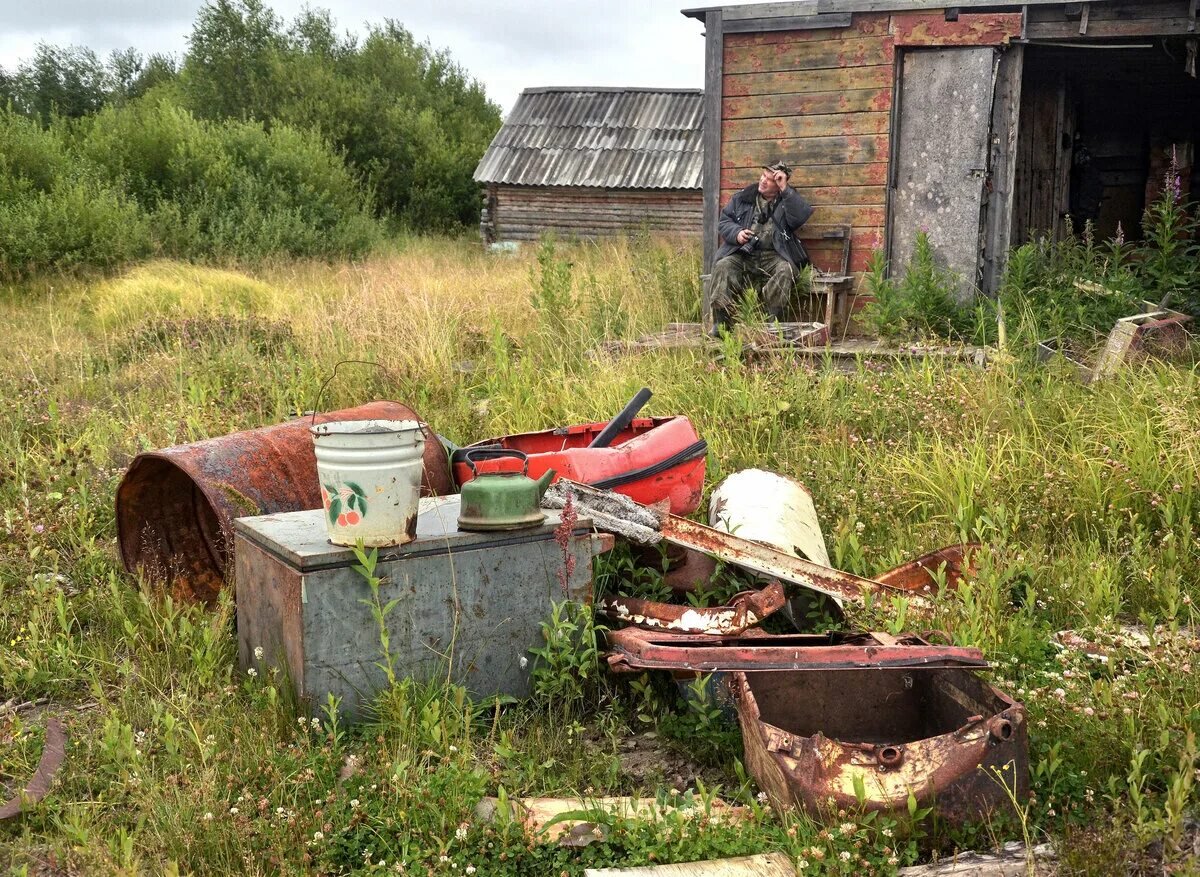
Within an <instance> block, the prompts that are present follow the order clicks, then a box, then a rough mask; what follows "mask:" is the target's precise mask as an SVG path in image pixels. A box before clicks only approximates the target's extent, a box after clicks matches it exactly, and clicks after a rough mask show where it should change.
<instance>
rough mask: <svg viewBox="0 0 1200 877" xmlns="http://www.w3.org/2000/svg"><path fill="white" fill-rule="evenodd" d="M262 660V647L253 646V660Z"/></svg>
mask: <svg viewBox="0 0 1200 877" xmlns="http://www.w3.org/2000/svg"><path fill="white" fill-rule="evenodd" d="M262 659H263V647H262V646H255V647H254V660H256V661H261V660H262Z"/></svg>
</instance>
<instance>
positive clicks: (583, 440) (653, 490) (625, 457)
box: [453, 415, 708, 515]
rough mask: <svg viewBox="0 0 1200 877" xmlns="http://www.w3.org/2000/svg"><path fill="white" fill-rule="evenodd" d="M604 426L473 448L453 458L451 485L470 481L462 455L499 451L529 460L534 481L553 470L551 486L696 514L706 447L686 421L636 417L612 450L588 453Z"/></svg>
mask: <svg viewBox="0 0 1200 877" xmlns="http://www.w3.org/2000/svg"><path fill="white" fill-rule="evenodd" d="M607 425H608V424H607V423H585V424H581V425H579V426H565V427H560V428H559V429H548V430H544V431H543V432H527V433H522V434H521V435H510V436H505V437H503V438H495V439H487V440H485V441H481V442H476V443H475V444H473V445H469V446H467V447H465V448H462V449H460V450H458V451H456V452H455V454H454V457H453V461H454V467H453V468H454V480H455V482H456V483H457V484H458V486H459V488H460V489H461V488H462V485H464V484H466V483H467V482H468V481H470V480H471V478H472V477H474V476H473V475H472V473H471V470H470V468H469V467H468V466H467V464H466V463H465V462H464V461H463V457H462V455H463V453H464V452H466V451H473V450H476V449H477V448H488V447H492V448H504V449H506V450H517V451H523V452H525V453H526V454H528V455H529V477H530V478H539V477H540V476H541V475H542V473H544V472H545V471H546V470H547V469H553V470H554V471H555V473H556V476H555V480H558V479H559V478H569V479H570V480H572V481H578V482H580V483H583V484H590V485H592V486H594V487H599V488H603V489H608V490H613V491H615V492H616V493H622V494H624V495H625V496H628V497H630V498H631V499H634V500H637V501H638V502H640V503H642V504H644V505H653V504H654V503H656V502H660V501H662V500H664V499H667V500H670V503H671V513H672V514H675V515H690V514H691V513H692V512H694V511H695V510H696V509H697V508H699V506H700V498H701V495H702V494H703V492H704V464H705V460H706V458H707V456H708V444H707V443H706V442H705V441H704V439H702V438H700V436H699V435H698V434H697V433H696V429H695V427H693V426H692V422H691V421H690V420H689V419H688V418H687V417H684V416H682V415H677V416H675V417H639V418H636V419H634V420H633V421H632V422H631V423H630V424H629V426H628V427H627V428H626V429H624V430H622V431H621V432H619V433H617V436H616V438H614V439H613V442H612V444H611V446H609V447H607V448H589V447H588V445H589V444H590V443H591V441H592V439H594V438H595V437H596V435H597V434H598V433H599V432H600V431H601V430H603V429H604V427H605V426H607ZM480 456H481V455H478V454H476V455H473V459H474V461H475V465H476V468H477V469H478V471H480V472H507V471H511V470H513V469H517V470H519V469H520V468H521V464H520V462H519V461H517V460H515V459H513V458H511V457H501V458H498V459H495V460H489V459H486V458H484V459H480Z"/></svg>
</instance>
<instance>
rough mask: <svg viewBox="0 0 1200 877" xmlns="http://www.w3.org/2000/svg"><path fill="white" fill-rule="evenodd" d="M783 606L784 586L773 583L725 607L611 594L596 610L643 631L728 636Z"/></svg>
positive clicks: (734, 599)
mask: <svg viewBox="0 0 1200 877" xmlns="http://www.w3.org/2000/svg"><path fill="white" fill-rule="evenodd" d="M786 603H787V595H786V594H785V593H784V590H783V585H781V584H780V583H779V582H778V581H773V582H771V583H770V584H768V585H767V586H766V587H765V588H763V589H762V590H761V591H743V592H742V593H740V594H737V595H736V596H734V598H733V599H732V600H730V601H729V604H728V605H727V606H709V607H703V606H679V605H676V604H674V603H659V602H656V601H654V600H643V599H641V598H640V597H622V596H620V595H612V596H608V597H604V598H602V599H601V600H599V601H598V602H597V604H596V611H597V612H599V613H600V614H602V615H604V616H606V617H608V618H610V619H613V620H615V621H624V622H626V623H628V624H632V625H634V626H635V627H640V628H645V629H646V630H657V631H667V632H671V633H685V634H686V633H693V634H707V635H710V636H712V635H717V636H730V635H733V634H738V633H742V632H743V631H745V630H746V628H748V627H753V626H754V625H756V624H758V623H759V622H761V621H762V620H763V619H764V618H766V617H767V616H769V615H771V614H772V613H774V612H778V611H779V610H780V609H782V608H783V607H784V605H785V604H786Z"/></svg>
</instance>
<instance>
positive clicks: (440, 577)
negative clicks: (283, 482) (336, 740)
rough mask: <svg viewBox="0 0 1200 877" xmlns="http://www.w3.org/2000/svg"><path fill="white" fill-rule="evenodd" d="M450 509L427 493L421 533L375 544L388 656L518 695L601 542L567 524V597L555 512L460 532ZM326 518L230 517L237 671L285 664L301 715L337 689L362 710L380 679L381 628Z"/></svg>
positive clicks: (452, 500) (586, 595)
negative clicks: (560, 604) (533, 522)
mask: <svg viewBox="0 0 1200 877" xmlns="http://www.w3.org/2000/svg"><path fill="white" fill-rule="evenodd" d="M458 510H459V504H458V497H457V496H449V497H441V498H434V499H422V500H421V506H420V510H419V514H418V520H417V538H416V540H415V541H413V542H410V543H408V544H407V545H403V546H400V547H398V548H388V549H381V550H380V553H379V566H378V568H377V570H376V575H379V576H383V577H384V581H383V583H382V584H381V585H380V588H379V600H380V603H381V604H382V605H383V606H387V604H388V603H390V602H391V601H393V600H396V601H397V602H396V604H395V606H394V607H393V608H392V609H391V610H390V611H389V612H388V613H387V615H386V616H385V618H386V625H387V630H388V634H389V638H390V651H391V655H392V658H393V661H394V663H395V666H396V668H397V672H398V673H400V674H402V675H405V676H411V677H415V678H433V679H444V678H446V677H447V675H449V676H450V678H452V679H453V680H455V681H456V682H458V683H461V684H463V685H465V686H466V687H467V688H468V689H469V690H470V691H471V693H472V694H473V695H475V696H476V697H487V696H490V695H495V694H508V695H514V696H516V697H522V696H525V695H527V694H528V693H529V690H530V673H531V670H532V665H533V659H532V656H531V655H530V654H529V650H530V649H532V648H537V647H539V646H540V645H541V644H542V643H543V637H542V631H541V622H543V621H544V620H546V617H547V616H548V614H549V613H550V610H551V602H552V601H562V600H564V599H567V598H568V597H569V598H570V599H572V600H575V601H580V602H590V600H591V596H592V555H593V553H594V551H597V550H599V547H600V546H601V541H600V539H599V538H598V537H593V535H592V532H591V523H590V521H588V520H587V519H584V518H581V519H580V520H578V521H577V522H576V523H575V526H574V529H573V530H572V532H571V533H570V534H569V537H568V538H567V539H566V542H565V544H566V546H567V550H568V551H569V553H570V555H571V556H572V557H573V558H574V570H573V572H572V574H571V577H570V580H569V582H568V587H567V590H566V592H565V593H564V589H563V586H562V584H561V577H560V571H561V570H563V568H564V562H563V552H564V549H563V548H562V547H561V546H560V543H559V541H557V540H556V539H555V531H556V528H558V527H559V525H560V522H561V519H560V516H559V514H558V513H557V512H553V511H551V512H548V513H547V519H546V522H545V523H544V524H543V525H541V526H537V527H533V528H529V529H523V530H513V531H506V532H495V533H468V532H459V531H458V527H457V519H458ZM323 514H324V513H323V512H322V511H321V510H320V509H316V510H313V511H305V512H288V513H283V514H274V515H262V516H259V517H250V518H239V519H238V520H237V521H236V522H235V531H236V538H235V546H234V553H235V568H236V583H235V586H236V589H237V591H236V593H237V627H238V656H239V659H240V663H241V666H242V669H243V670H246V669H249V668H250V667H255V668H257V670H258V672H259V673H263V672H264V669H265V668H266V667H278V668H280V669H281V670H283V671H284V672H286V673H287V675H288V677H289V678H290V680H291V682H292V684H293V685H294V686H295V689H296V693H297V695H299V696H300V697H301V698H302V700H303V702H305V703H306V704H307V708H308V709H309V710H310V712H313V713H315V712H316V711H317V710H319V709H320V707H321V706H322V705H323V704H324V703H325V702H326V698H327V696H328V695H329V694H333V695H334V696H335V697H337V698H339V699H340V701H341V704H340V711H341V712H342V713H344V714H345V715H347V716H349V717H351V718H358V717H361V716H362V715H363V713H364V711H365V710H366V708H367V706H368V705H369V704H370V702H371V699H372V698H373V696H374V695H375V694H376V693H377V692H378V691H379V690H380V689H381V688H382V687H384V685H385V684H386V677H385V674H384V671H383V670H382V668H381V667H380V666H379V664H380V662H381V661H382V659H383V652H382V648H381V645H380V631H379V626H378V623H377V621H376V620H375V618H374V617H373V615H372V604H373V597H372V594H371V589H370V587H369V585H368V583H367V581H366V580H365V579H364V578H363V576H362V575H360V574H359V573H358V572H356V571H355V570H354V569H353V568H352V567H353V566H354V565H355V563H356V561H355V558H354V553H353V551H352V550H351V549H349V548H342V547H340V546H336V545H332V544H331V543H330V542H329V539H328V537H327V534H326V531H325V523H324V520H323V517H322V516H323ZM560 538H561V537H560ZM258 649H261V650H262V651H261V653H257V652H256V650H258ZM256 654H261V655H262V657H261V658H257V657H256Z"/></svg>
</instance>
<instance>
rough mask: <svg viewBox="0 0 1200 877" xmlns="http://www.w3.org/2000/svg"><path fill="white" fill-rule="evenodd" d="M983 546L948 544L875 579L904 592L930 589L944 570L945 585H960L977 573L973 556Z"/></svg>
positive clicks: (949, 586)
mask: <svg viewBox="0 0 1200 877" xmlns="http://www.w3.org/2000/svg"><path fill="white" fill-rule="evenodd" d="M982 549H983V546H982V545H980V544H979V543H978V542H966V543H963V544H961V545H947V546H946V547H945V548H939V549H938V550H937V551H931V552H929V553H928V554H923V555H921V556H920V557H918V558H917V559H916V560H910V561H909V562H908V563H906V564H903V565H902V566H898V567H896V568H895V569H889V570H888V571H887V572H884V573H880V574H879V575H877V576H875V579H874V580H875V581H877V582H879V583H880V584H881V585H887V586H888V587H889V588H899V589H900V590H903V591H910V592H914V593H915V592H931V591H932V590H933V589H934V587H935V586H936V585H937V578H936V575H937V573H938V570H942V571H943V575H945V577H946V587H948V588H951V589H953V588H957V587H958V585H959V583H960V582H961V581H962V580H963V579H964V578H969V577H971V576H973V575H975V562H974V555H975V552H976V551H981V550H982ZM943 564H944V565H945V566H944V568H943Z"/></svg>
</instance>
